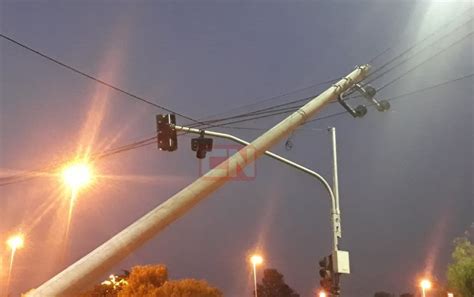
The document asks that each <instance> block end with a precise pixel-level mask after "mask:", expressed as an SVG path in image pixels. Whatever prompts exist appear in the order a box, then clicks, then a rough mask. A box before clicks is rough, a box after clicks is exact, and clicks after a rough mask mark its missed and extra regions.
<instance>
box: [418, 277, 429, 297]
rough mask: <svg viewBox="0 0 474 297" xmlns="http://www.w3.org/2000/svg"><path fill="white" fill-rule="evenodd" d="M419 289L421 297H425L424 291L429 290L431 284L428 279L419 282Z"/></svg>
mask: <svg viewBox="0 0 474 297" xmlns="http://www.w3.org/2000/svg"><path fill="white" fill-rule="evenodd" d="M420 287H421V292H422V293H423V297H426V291H427V290H429V289H431V282H430V281H429V280H428V279H422V280H421V282H420Z"/></svg>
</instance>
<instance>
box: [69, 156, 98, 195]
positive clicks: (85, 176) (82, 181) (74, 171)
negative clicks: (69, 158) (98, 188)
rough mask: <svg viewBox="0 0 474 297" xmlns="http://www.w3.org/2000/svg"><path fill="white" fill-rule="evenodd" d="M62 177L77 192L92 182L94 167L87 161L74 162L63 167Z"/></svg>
mask: <svg viewBox="0 0 474 297" xmlns="http://www.w3.org/2000/svg"><path fill="white" fill-rule="evenodd" d="M62 178H63V182H64V184H66V185H67V186H68V187H69V188H71V190H72V191H73V192H77V191H78V190H79V189H81V188H83V187H85V186H87V185H88V184H90V183H91V182H92V169H91V167H90V165H88V164H87V163H74V164H71V165H68V166H67V167H65V168H64V169H63V171H62Z"/></svg>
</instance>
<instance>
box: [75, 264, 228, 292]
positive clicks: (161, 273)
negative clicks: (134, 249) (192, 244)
mask: <svg viewBox="0 0 474 297" xmlns="http://www.w3.org/2000/svg"><path fill="white" fill-rule="evenodd" d="M124 272H125V274H124V275H119V276H111V277H110V278H109V280H107V281H104V282H102V283H101V284H100V285H96V286H95V287H94V288H93V289H92V290H91V291H88V292H85V293H82V294H81V295H79V296H78V297H137V296H140V297H223V294H222V293H221V292H220V291H219V290H218V289H216V288H214V287H211V286H210V285H209V284H208V283H207V282H205V281H198V280H194V279H184V280H171V281H169V280H168V269H167V268H166V266H164V265H146V266H135V267H133V268H132V271H131V272H130V273H129V272H128V271H124Z"/></svg>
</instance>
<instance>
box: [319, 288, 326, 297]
mask: <svg viewBox="0 0 474 297" xmlns="http://www.w3.org/2000/svg"><path fill="white" fill-rule="evenodd" d="M327 296H328V295H327V294H326V292H324V291H322V290H321V291H319V295H318V297H327Z"/></svg>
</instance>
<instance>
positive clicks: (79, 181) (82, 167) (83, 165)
mask: <svg viewBox="0 0 474 297" xmlns="http://www.w3.org/2000/svg"><path fill="white" fill-rule="evenodd" d="M61 177H62V179H63V183H64V184H65V185H66V186H67V187H68V188H69V189H70V190H71V198H70V200H69V210H68V217H67V224H66V234H65V235H66V238H67V237H68V236H69V228H70V226H71V220H72V211H73V208H74V203H75V202H76V198H77V194H78V192H79V190H80V189H82V188H85V187H86V186H88V185H90V184H91V183H92V181H93V178H94V175H93V170H92V166H91V165H90V164H88V163H87V162H85V161H81V162H75V163H70V164H68V165H66V166H65V167H64V168H63V169H62V172H61Z"/></svg>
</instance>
